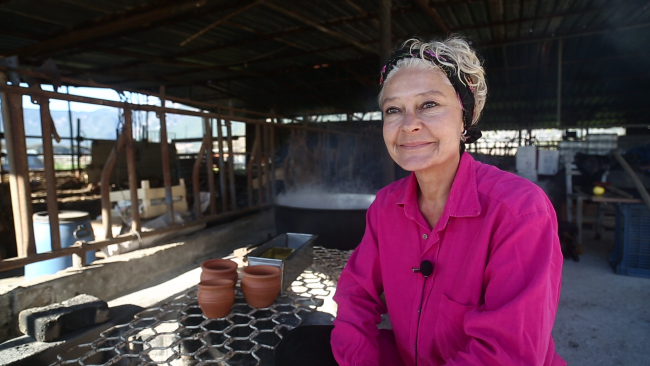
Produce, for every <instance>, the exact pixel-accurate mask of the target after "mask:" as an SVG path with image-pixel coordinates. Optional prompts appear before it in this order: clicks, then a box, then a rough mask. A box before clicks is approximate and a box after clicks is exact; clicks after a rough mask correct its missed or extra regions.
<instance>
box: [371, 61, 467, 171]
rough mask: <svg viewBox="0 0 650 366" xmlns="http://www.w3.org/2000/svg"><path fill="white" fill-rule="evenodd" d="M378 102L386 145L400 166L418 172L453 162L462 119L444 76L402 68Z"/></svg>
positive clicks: (429, 71)
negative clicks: (382, 116)
mask: <svg viewBox="0 0 650 366" xmlns="http://www.w3.org/2000/svg"><path fill="white" fill-rule="evenodd" d="M382 98H383V99H382V101H381V109H382V112H383V115H384V141H385V142H386V147H387V148H388V153H389V154H390V156H391V157H392V158H393V160H395V162H396V163H397V164H398V165H399V166H401V167H402V168H403V169H404V170H408V171H422V170H427V169H429V168H434V169H435V168H436V167H438V166H441V165H444V164H445V163H452V162H456V161H457V159H458V156H459V146H460V136H461V134H462V132H463V122H462V121H463V116H462V110H461V108H460V102H459V101H458V96H457V95H456V91H455V90H454V88H453V87H452V86H451V85H450V82H449V80H448V79H447V76H445V74H444V73H443V72H442V71H440V70H439V69H434V70H423V69H420V68H417V67H407V68H404V69H400V70H398V71H396V73H395V74H394V75H393V76H392V77H391V78H390V79H389V80H388V81H387V82H386V84H384V93H383V95H382Z"/></svg>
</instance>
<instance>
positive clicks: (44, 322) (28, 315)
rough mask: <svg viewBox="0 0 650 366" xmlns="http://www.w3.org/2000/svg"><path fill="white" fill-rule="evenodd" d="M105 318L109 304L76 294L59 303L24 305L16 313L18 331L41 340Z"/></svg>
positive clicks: (46, 340)
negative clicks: (29, 306)
mask: <svg viewBox="0 0 650 366" xmlns="http://www.w3.org/2000/svg"><path fill="white" fill-rule="evenodd" d="M107 320H108V305H107V304H106V302H105V301H102V300H100V299H98V298H96V297H94V296H90V295H79V296H76V297H73V298H72V299H69V300H66V301H63V302H61V303H57V304H52V305H48V306H44V307H40V308H33V309H27V310H23V311H21V312H20V314H19V315H18V326H19V328H20V331H21V332H23V333H24V334H26V335H29V336H31V337H34V338H36V340H38V341H40V342H51V341H55V340H57V339H59V338H61V336H63V335H65V334H68V333H71V332H74V331H76V330H78V329H81V328H85V327H88V326H91V325H95V324H100V323H104V322H105V321H107Z"/></svg>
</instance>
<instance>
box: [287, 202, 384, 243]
mask: <svg viewBox="0 0 650 366" xmlns="http://www.w3.org/2000/svg"><path fill="white" fill-rule="evenodd" d="M374 200H375V195H374V194H353V193H314V194H310V193H301V194H290V195H281V196H278V197H277V199H276V202H275V228H276V230H277V233H278V234H282V233H306V234H314V235H318V238H317V239H316V241H315V242H314V245H318V246H322V247H325V248H330V249H341V250H348V249H354V248H356V247H357V245H359V243H360V242H361V239H362V238H363V234H364V232H365V229H366V212H367V211H368V207H369V206H370V204H371V203H372V202H373V201H374Z"/></svg>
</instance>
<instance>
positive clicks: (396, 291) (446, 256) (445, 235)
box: [331, 153, 566, 366]
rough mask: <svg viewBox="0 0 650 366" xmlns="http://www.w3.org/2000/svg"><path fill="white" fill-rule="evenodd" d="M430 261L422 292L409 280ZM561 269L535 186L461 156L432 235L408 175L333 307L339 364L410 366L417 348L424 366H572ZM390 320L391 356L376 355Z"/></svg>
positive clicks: (419, 279)
mask: <svg viewBox="0 0 650 366" xmlns="http://www.w3.org/2000/svg"><path fill="white" fill-rule="evenodd" d="M425 259H426V260H429V261H431V262H432V263H433V265H434V270H433V274H432V275H431V276H430V277H429V278H428V279H427V280H426V283H425V282H424V281H425V280H424V277H423V276H422V275H421V274H414V273H413V271H412V267H419V266H420V263H421V261H422V260H425ZM562 262H563V258H562V253H561V251H560V243H559V240H558V235H557V219H556V217H555V211H554V210H553V207H552V206H551V203H550V202H549V200H548V198H547V197H546V195H545V194H544V192H543V191H542V190H541V189H540V188H539V187H537V186H536V185H535V184H533V183H531V182H530V181H527V180H525V179H522V178H520V177H518V176H516V175H514V174H510V173H506V172H503V171H501V170H499V169H497V168H495V167H493V166H490V165H485V164H481V163H479V162H477V161H475V160H474V159H473V158H472V157H471V156H470V155H469V154H467V153H464V154H463V156H462V157H461V160H460V164H459V166H458V171H457V173H456V177H455V179H454V182H453V184H452V187H451V191H450V193H449V198H448V200H447V204H446V205H445V209H444V212H443V214H442V216H441V218H440V219H439V220H438V222H437V223H436V226H435V227H434V228H433V230H431V228H430V227H429V225H428V224H427V222H426V221H425V220H424V217H423V216H422V214H421V213H420V210H419V208H418V204H417V179H416V177H415V175H414V174H411V175H410V176H409V177H407V178H404V179H402V180H399V181H397V182H395V183H393V184H391V185H389V186H388V187H386V188H384V189H382V190H381V191H379V193H378V194H377V198H376V200H375V202H374V203H373V204H372V205H371V206H370V208H369V209H368V213H367V217H366V233H365V235H364V237H363V240H362V241H361V244H360V245H359V247H357V249H356V250H355V251H354V253H353V254H352V256H351V258H350V261H349V262H348V264H347V266H346V267H345V269H344V271H343V273H342V274H341V278H340V280H339V283H338V286H337V291H336V294H335V296H334V300H335V301H336V302H337V303H338V315H337V317H336V320H335V321H334V326H335V327H334V331H333V332H332V341H331V344H332V350H333V352H334V356H335V358H336V360H337V362H338V363H339V364H340V365H342V366H347V365H391V366H394V365H396V364H395V362H397V363H399V362H400V361H399V360H401V362H402V363H403V364H404V365H414V364H415V363H416V362H415V345H416V338H417V348H418V350H417V353H418V360H417V364H418V365H419V366H426V365H526V366H532V365H553V366H555V365H566V362H565V361H564V360H562V358H561V357H560V356H559V355H558V354H557V353H556V352H555V344H554V343H553V339H552V338H551V330H552V329H553V321H554V320H555V313H556V311H557V305H558V301H559V298H560V283H561V275H562ZM423 285H425V286H424V291H423ZM382 293H385V296H386V306H384V304H383V303H382V301H381V300H380V295H381V294H382ZM422 296H423V306H422V311H421V314H420V317H419V327H418V308H419V307H420V301H421V297H422ZM386 312H388V314H389V316H390V320H391V324H392V327H393V332H394V342H393V343H394V344H395V346H396V347H394V348H392V349H391V347H385V346H382V347H381V349H379V348H380V347H379V346H378V344H379V343H382V341H381V340H380V339H379V338H380V336H379V334H380V333H379V330H378V329H377V326H376V324H377V323H379V322H380V320H381V315H380V314H383V313H386ZM384 343H385V342H384ZM380 355H381V357H380ZM395 360H397V361H395Z"/></svg>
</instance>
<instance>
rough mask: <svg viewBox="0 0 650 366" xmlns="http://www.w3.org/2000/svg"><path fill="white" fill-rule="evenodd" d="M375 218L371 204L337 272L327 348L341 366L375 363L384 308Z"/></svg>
mask: <svg viewBox="0 0 650 366" xmlns="http://www.w3.org/2000/svg"><path fill="white" fill-rule="evenodd" d="M376 217H377V216H376V214H375V205H374V204H373V205H371V206H370V208H369V209H368V212H367V213H366V231H365V234H364V236H363V239H362V240H361V243H360V244H359V246H358V247H357V248H356V249H355V250H354V252H353V253H352V256H350V260H349V261H348V263H347V264H346V266H345V269H344V270H343V272H342V273H341V277H340V278H339V282H338V285H337V288H336V294H335V295H334V301H336V303H337V304H338V312H337V316H336V319H335V320H334V330H333V331H332V338H331V345H332V351H333V353H334V358H335V359H336V361H337V362H338V364H339V365H341V366H347V365H373V366H375V365H378V364H379V349H378V336H379V329H378V328H377V324H379V322H380V321H381V314H384V313H386V312H387V309H386V306H385V305H384V304H383V302H382V301H381V299H380V295H381V294H382V293H383V292H384V290H383V285H382V280H381V269H380V265H379V251H378V242H377V233H376V230H375V228H376V227H377V226H376V225H377V222H376Z"/></svg>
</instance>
